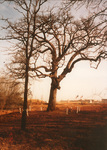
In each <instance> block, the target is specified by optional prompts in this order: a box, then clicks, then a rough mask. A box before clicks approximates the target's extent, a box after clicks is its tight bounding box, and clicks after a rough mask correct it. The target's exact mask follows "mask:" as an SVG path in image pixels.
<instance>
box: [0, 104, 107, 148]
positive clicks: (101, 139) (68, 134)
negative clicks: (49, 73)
mask: <svg viewBox="0 0 107 150" xmlns="http://www.w3.org/2000/svg"><path fill="white" fill-rule="evenodd" d="M41 106H42V110H43V111H41ZM77 106H78V107H80V110H81V111H80V112H79V113H76V109H77ZM68 107H69V113H68V115H67V114H66V108H68ZM71 107H72V110H70V108H71ZM46 108H47V105H44V104H42V105H39V104H37V105H33V110H32V111H31V112H29V116H28V117H27V130H26V132H24V131H22V130H20V126H21V114H20V113H19V112H13V113H11V112H10V113H9V114H8V113H7V114H5V115H1V116H0V150H23V149H24V150H107V105H104V104H85V105H81V104H78V103H77V104H75V103H63V104H62V103H59V104H57V109H56V111H54V112H46Z"/></svg>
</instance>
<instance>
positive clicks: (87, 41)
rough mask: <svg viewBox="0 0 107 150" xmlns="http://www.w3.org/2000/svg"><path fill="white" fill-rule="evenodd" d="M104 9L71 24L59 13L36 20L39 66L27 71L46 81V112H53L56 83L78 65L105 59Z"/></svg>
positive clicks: (67, 15) (70, 19) (66, 13)
mask: <svg viewBox="0 0 107 150" xmlns="http://www.w3.org/2000/svg"><path fill="white" fill-rule="evenodd" d="M106 11H107V9H104V10H101V11H100V12H98V13H97V14H93V15H91V16H90V17H88V18H82V19H80V20H78V21H75V19H74V17H73V16H71V12H69V11H67V10H62V11H61V10H60V11H59V12H57V13H56V14H55V13H54V12H53V11H52V10H51V11H50V12H49V13H48V14H46V15H45V14H44V15H43V14H42V15H41V16H40V15H39V16H38V18H37V28H38V29H37V31H36V34H35V39H36V40H37V41H38V42H39V43H40V44H39V48H38V49H37V51H38V52H39V53H41V57H42V58H43V60H44V61H43V62H44V63H43V64H42V65H41V66H35V67H34V68H31V70H32V71H35V70H36V75H37V76H38V77H50V79H51V89H50V97H49V104H48V108H47V110H48V111H53V110H55V108H56V94H57V89H60V82H61V81H62V80H63V79H64V78H65V76H66V75H67V74H68V73H70V72H71V71H72V70H73V68H74V67H75V65H76V64H77V63H79V62H81V61H83V62H84V63H85V61H90V62H91V63H92V62H96V63H97V65H96V67H98V64H99V63H100V61H101V60H102V59H105V58H107V50H106V46H107V45H106V44H107V43H106V40H107V31H106V27H107V24H106V23H107V21H106V18H105V15H106Z"/></svg>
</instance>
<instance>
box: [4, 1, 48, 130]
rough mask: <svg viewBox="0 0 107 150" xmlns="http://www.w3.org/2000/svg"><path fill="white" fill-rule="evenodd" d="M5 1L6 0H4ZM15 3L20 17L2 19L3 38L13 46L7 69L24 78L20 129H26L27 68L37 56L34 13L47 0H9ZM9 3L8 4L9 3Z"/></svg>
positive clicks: (17, 76)
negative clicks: (3, 23)
mask: <svg viewBox="0 0 107 150" xmlns="http://www.w3.org/2000/svg"><path fill="white" fill-rule="evenodd" d="M5 1H6V0H5ZM10 1H11V3H13V4H15V5H13V6H15V8H14V9H15V10H16V11H17V12H18V13H19V14H20V16H21V18H20V19H18V20H17V21H15V22H14V21H13V22H12V21H10V20H9V19H8V18H7V19H4V18H3V20H4V21H5V22H6V23H7V27H4V29H6V30H7V31H8V33H7V35H6V37H5V38H3V39H5V40H12V41H13V42H14V46H13V47H12V49H11V52H10V53H11V54H12V57H13V58H12V61H11V63H10V66H9V65H8V69H9V70H10V71H11V73H12V74H14V76H15V77H16V78H18V79H24V80H25V81H24V104H23V113H22V123H21V128H22V130H25V129H26V109H27V99H28V83H29V77H30V76H32V74H31V73H30V70H29V68H30V67H31V66H32V62H33V61H35V63H36V60H37V58H38V56H37V52H36V45H37V42H36V40H35V32H36V15H37V13H38V12H39V10H40V8H41V6H42V5H43V4H44V3H45V2H46V1H47V0H29V1H28V0H10ZM11 3H10V4H11Z"/></svg>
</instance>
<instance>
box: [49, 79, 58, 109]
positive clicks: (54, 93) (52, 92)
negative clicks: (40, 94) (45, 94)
mask: <svg viewBox="0 0 107 150" xmlns="http://www.w3.org/2000/svg"><path fill="white" fill-rule="evenodd" d="M56 96H57V87H56V86H55V79H54V78H53V79H52V83H51V89H50V96H49V104H48V108H47V111H53V110H55V109H56Z"/></svg>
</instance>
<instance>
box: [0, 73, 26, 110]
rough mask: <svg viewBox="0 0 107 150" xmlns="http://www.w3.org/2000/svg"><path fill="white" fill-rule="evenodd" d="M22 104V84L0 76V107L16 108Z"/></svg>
mask: <svg viewBox="0 0 107 150" xmlns="http://www.w3.org/2000/svg"><path fill="white" fill-rule="evenodd" d="M22 104H23V88H22V85H21V84H20V83H18V82H16V81H14V80H12V79H9V78H8V79H7V77H5V76H1V77H0V109H1V110H3V109H16V108H18V107H19V106H22Z"/></svg>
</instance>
